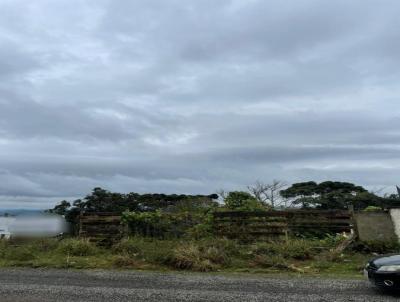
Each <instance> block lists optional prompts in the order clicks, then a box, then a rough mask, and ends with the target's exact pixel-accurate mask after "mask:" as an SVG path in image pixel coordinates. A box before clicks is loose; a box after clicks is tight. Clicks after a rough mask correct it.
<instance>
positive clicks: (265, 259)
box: [252, 255, 289, 270]
mask: <svg viewBox="0 0 400 302" xmlns="http://www.w3.org/2000/svg"><path fill="white" fill-rule="evenodd" d="M252 264H253V265H254V266H257V267H262V268H275V269H285V270H286V269H289V264H288V263H287V260H286V259H285V258H283V257H282V256H279V255H256V256H255V257H254V259H253V261H252Z"/></svg>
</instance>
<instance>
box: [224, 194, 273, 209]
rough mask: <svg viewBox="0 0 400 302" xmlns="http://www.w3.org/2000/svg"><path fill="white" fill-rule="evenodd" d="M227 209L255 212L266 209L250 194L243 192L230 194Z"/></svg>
mask: <svg viewBox="0 0 400 302" xmlns="http://www.w3.org/2000/svg"><path fill="white" fill-rule="evenodd" d="M225 207H226V208H228V209H230V210H238V211H254V210H263V209H265V207H264V205H263V204H262V203H261V202H260V201H258V200H257V198H255V197H254V196H252V195H251V194H250V193H247V192H242V191H233V192H229V193H228V195H227V196H226V198H225Z"/></svg>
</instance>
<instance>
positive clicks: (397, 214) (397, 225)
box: [390, 209, 400, 242]
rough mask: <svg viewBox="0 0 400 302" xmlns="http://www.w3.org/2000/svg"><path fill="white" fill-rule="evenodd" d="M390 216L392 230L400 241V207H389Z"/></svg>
mask: <svg viewBox="0 0 400 302" xmlns="http://www.w3.org/2000/svg"><path fill="white" fill-rule="evenodd" d="M390 216H391V217H392V221H393V225H394V231H395V233H396V235H397V238H398V239H399V242H400V209H391V210H390Z"/></svg>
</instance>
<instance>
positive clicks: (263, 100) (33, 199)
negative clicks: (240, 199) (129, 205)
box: [0, 0, 400, 208]
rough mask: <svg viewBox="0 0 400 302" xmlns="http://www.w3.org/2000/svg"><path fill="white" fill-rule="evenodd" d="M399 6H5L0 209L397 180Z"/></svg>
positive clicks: (115, 0) (299, 2)
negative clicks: (259, 186)
mask: <svg viewBox="0 0 400 302" xmlns="http://www.w3.org/2000/svg"><path fill="white" fill-rule="evenodd" d="M399 11H400V2H399V1H397V0H393V1H390V0H389V1H378V0H376V1H368V0H360V1H357V0H352V1H348V0H343V1H340V0H337V1H324V0H319V1H303V0H296V1H284V0H277V1H270V0H268V1H266V0H260V1H257V0H240V1H238V0H229V1H228V0H221V1H219V0H195V1H189V0H185V1H182V0H176V1H174V0H159V1H155V0H146V1H133V0H93V1H80V0H57V1H54V0H47V1H46V0H36V1H26V0H0V12H1V18H0V208H15V207H19V208H48V207H50V206H51V207H52V206H54V204H55V203H56V202H58V201H59V200H61V199H62V198H68V199H71V200H72V199H75V198H78V197H81V196H84V195H85V194H86V193H88V192H89V191H90V190H91V189H92V188H93V187H96V186H101V187H104V188H106V189H109V190H112V191H119V192H131V191H134V192H142V193H144V192H164V193H199V194H202V193H204V194H206V193H207V194H209V193H213V192H215V191H216V190H217V189H220V188H225V189H227V190H232V189H244V188H245V187H246V185H248V184H251V183H253V182H254V181H256V180H262V181H265V182H269V181H271V180H272V179H274V178H277V179H282V180H286V181H287V182H297V181H307V180H316V181H322V180H328V179H332V180H341V181H350V182H355V183H357V184H359V185H363V186H365V187H367V188H369V189H376V188H381V187H385V188H386V189H385V190H388V191H393V188H394V185H395V184H400V157H399V155H400V86H399V83H400V60H399V59H400V18H399Z"/></svg>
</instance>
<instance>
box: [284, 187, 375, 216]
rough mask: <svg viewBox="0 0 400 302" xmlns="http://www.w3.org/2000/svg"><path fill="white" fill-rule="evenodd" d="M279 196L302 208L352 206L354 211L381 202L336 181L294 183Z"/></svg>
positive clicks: (371, 195) (373, 196)
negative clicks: (291, 199) (292, 200)
mask: <svg viewBox="0 0 400 302" xmlns="http://www.w3.org/2000/svg"><path fill="white" fill-rule="evenodd" d="M280 194H281V195H282V196H283V197H285V198H293V199H294V202H293V203H294V204H300V205H302V207H303V208H308V207H312V208H319V209H347V208H348V207H349V206H350V205H353V206H354V208H355V209H364V208H366V207H367V206H371V205H372V206H376V205H379V204H380V202H381V198H380V197H378V196H376V195H375V194H373V193H370V192H368V191H367V190H366V189H364V188H363V187H361V186H356V185H354V184H352V183H348V182H338V181H325V182H321V183H319V184H317V183H316V182H313V181H310V182H302V183H296V184H293V185H292V186H291V187H289V188H287V189H286V190H282V191H281V192H280Z"/></svg>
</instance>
